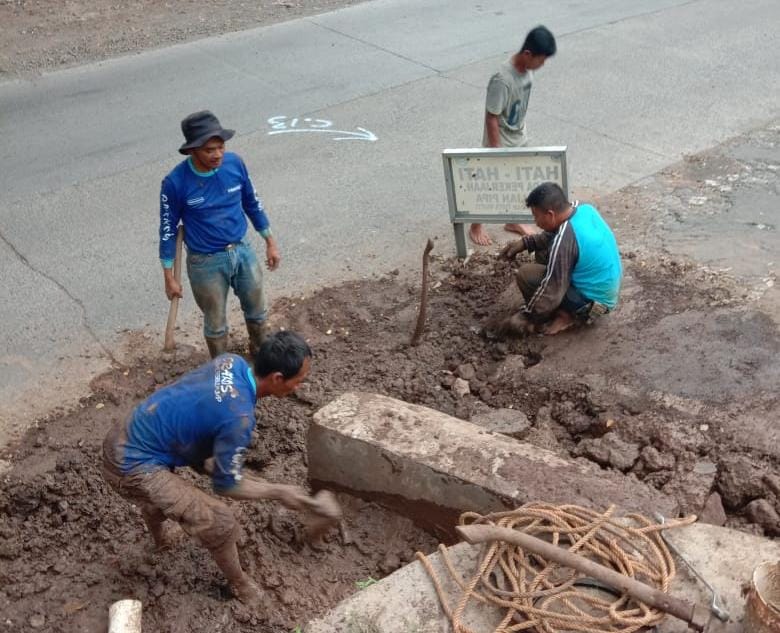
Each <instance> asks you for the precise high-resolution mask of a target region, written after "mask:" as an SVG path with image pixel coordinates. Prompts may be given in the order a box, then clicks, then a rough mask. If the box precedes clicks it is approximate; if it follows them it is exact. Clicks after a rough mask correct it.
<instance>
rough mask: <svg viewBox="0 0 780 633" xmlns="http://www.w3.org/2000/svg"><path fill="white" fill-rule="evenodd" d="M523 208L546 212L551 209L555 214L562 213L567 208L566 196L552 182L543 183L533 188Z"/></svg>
mask: <svg viewBox="0 0 780 633" xmlns="http://www.w3.org/2000/svg"><path fill="white" fill-rule="evenodd" d="M525 206H527V207H529V208H530V207H535V208H537V209H542V210H543V211H546V210H547V209H552V210H553V211H555V213H560V212H561V211H564V210H565V209H566V208H567V207H568V206H569V201H568V200H567V199H566V194H565V193H563V189H561V188H560V187H559V186H558V185H557V184H555V183H554V182H543V183H542V184H541V185H537V186H536V187H534V189H533V191H531V193H529V194H528V197H527V198H526V199H525Z"/></svg>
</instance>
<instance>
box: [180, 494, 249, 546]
mask: <svg viewBox="0 0 780 633" xmlns="http://www.w3.org/2000/svg"><path fill="white" fill-rule="evenodd" d="M209 511H210V512H209V514H210V516H209V517H208V520H205V521H201V522H199V524H198V526H197V528H196V529H194V530H193V532H192V534H191V536H192V537H193V538H195V539H197V540H198V542H199V543H200V544H201V545H203V547H205V548H206V549H209V550H216V549H220V548H221V547H223V546H224V545H225V544H226V543H230V542H235V541H237V540H238V536H239V529H240V528H239V525H238V521H236V517H235V516H234V515H233V513H232V512H231V511H230V508H228V507H227V506H226V505H225V504H224V503H220V502H216V503H214V504H213V505H212V506H211V507H210V508H209ZM185 529H186V527H185Z"/></svg>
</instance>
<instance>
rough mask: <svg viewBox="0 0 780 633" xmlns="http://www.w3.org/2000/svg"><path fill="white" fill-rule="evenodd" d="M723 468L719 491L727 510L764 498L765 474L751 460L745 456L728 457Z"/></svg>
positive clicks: (719, 479)
mask: <svg viewBox="0 0 780 633" xmlns="http://www.w3.org/2000/svg"><path fill="white" fill-rule="evenodd" d="M721 466H722V468H723V470H722V472H721V473H720V476H719V477H718V491H719V492H720V496H721V497H722V499H723V503H724V504H725V506H726V508H730V509H733V510H736V509H739V508H741V507H743V506H744V505H745V504H746V503H748V502H749V501H751V500H752V499H756V498H758V497H761V496H762V494H763V491H764V484H763V476H764V473H763V471H762V470H761V469H759V468H756V466H754V464H753V462H752V461H751V460H750V459H749V458H747V457H745V456H744V455H736V456H726V457H725V458H724V459H723V461H722V462H721Z"/></svg>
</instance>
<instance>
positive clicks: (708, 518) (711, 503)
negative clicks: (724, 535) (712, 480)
mask: <svg viewBox="0 0 780 633" xmlns="http://www.w3.org/2000/svg"><path fill="white" fill-rule="evenodd" d="M727 518H728V517H726V511H725V510H724V509H723V502H722V501H721V499H720V495H719V494H718V493H717V492H713V493H712V494H711V495H710V496H709V498H708V499H707V502H706V503H705V504H704V508H703V509H702V511H701V512H700V513H699V521H700V522H702V523H709V524H710V525H717V526H718V527H722V526H724V525H726V519H727Z"/></svg>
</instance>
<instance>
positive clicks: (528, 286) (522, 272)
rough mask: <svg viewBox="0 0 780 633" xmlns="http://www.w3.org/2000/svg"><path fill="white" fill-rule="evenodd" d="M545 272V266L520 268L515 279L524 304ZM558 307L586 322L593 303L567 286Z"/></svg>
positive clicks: (535, 265) (532, 294)
mask: <svg viewBox="0 0 780 633" xmlns="http://www.w3.org/2000/svg"><path fill="white" fill-rule="evenodd" d="M546 272H547V265H546V264H523V265H522V266H520V269H519V270H518V271H517V275H516V277H515V279H516V280H517V287H518V288H520V292H522V293H523V298H524V299H525V300H526V302H528V301H530V300H531V297H533V296H534V293H535V292H536V289H537V288H538V287H539V285H540V284H541V283H542V279H544V276H545V274H546ZM558 307H559V308H561V309H562V310H565V311H566V312H568V313H569V314H572V315H574V316H575V317H576V318H578V319H581V320H583V321H587V320H588V319H589V318H590V312H591V308H592V307H593V302H592V301H590V300H589V299H586V298H585V297H583V296H582V294H580V291H579V290H577V289H576V288H575V287H574V286H572V285H569V287H568V288H567V289H566V294H565V295H564V296H563V300H562V301H561V304H560V305H559V306H558Z"/></svg>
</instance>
